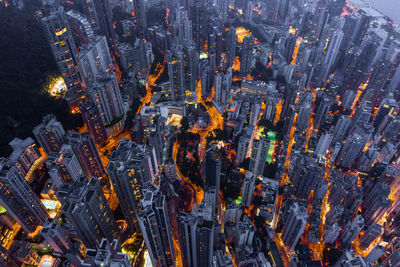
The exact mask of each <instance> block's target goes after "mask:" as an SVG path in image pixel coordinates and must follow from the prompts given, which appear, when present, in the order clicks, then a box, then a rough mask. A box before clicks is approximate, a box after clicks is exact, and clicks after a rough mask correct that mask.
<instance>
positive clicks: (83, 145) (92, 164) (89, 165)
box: [66, 131, 108, 183]
mask: <svg viewBox="0 0 400 267" xmlns="http://www.w3.org/2000/svg"><path fill="white" fill-rule="evenodd" d="M66 139H67V142H68V144H69V145H70V146H71V147H72V149H73V151H74V153H75V155H76V156H77V158H78V160H79V163H80V165H81V166H82V168H83V169H84V171H85V174H86V175H87V176H88V177H89V178H90V177H92V176H94V177H97V178H99V179H100V180H101V182H102V183H108V181H107V179H108V175H107V172H106V170H105V168H104V166H103V163H102V161H101V158H100V155H99V152H98V150H97V147H96V144H95V142H94V140H93V137H92V136H91V135H90V133H88V132H86V133H77V132H73V131H70V132H68V133H67V136H66Z"/></svg>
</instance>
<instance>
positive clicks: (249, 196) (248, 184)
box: [242, 171, 257, 207]
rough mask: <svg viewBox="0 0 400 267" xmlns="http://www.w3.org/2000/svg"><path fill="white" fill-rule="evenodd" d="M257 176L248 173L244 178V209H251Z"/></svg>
mask: <svg viewBox="0 0 400 267" xmlns="http://www.w3.org/2000/svg"><path fill="white" fill-rule="evenodd" d="M256 178H257V176H256V175H255V174H254V173H252V172H250V171H248V172H247V173H246V176H245V177H244V180H243V184H242V207H249V206H250V204H251V201H252V200H253V193H254V190H255V184H256Z"/></svg>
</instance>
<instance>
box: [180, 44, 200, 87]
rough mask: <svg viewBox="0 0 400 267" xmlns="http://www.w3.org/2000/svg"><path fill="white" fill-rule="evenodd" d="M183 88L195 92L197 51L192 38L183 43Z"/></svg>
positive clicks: (197, 74) (197, 62)
mask: <svg viewBox="0 0 400 267" xmlns="http://www.w3.org/2000/svg"><path fill="white" fill-rule="evenodd" d="M183 52H184V53H183V57H184V73H185V89H186V90H189V91H191V92H196V87H197V78H198V76H199V53H198V52H197V50H196V45H195V44H194V42H193V41H192V40H190V41H189V40H188V41H186V42H185V43H184V44H183Z"/></svg>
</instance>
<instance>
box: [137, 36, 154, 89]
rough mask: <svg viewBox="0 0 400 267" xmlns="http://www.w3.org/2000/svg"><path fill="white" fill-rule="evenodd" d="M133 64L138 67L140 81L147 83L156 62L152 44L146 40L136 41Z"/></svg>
mask: <svg viewBox="0 0 400 267" xmlns="http://www.w3.org/2000/svg"><path fill="white" fill-rule="evenodd" d="M132 53H133V64H134V65H135V66H136V69H135V71H136V76H137V78H138V79H139V81H144V82H147V80H148V78H149V73H150V67H151V64H152V63H153V60H154V55H153V51H152V44H151V43H150V42H146V41H145V40H141V39H136V41H135V43H134V45H133V50H132Z"/></svg>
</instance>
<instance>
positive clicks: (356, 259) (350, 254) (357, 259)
mask: <svg viewBox="0 0 400 267" xmlns="http://www.w3.org/2000/svg"><path fill="white" fill-rule="evenodd" d="M342 266H343V267H352V266H368V265H367V264H365V262H364V259H363V258H362V257H361V255H357V256H355V254H354V251H353V250H347V251H345V252H344V253H343V254H342V256H340V258H339V259H338V260H337V261H336V263H335V265H333V267H342Z"/></svg>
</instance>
